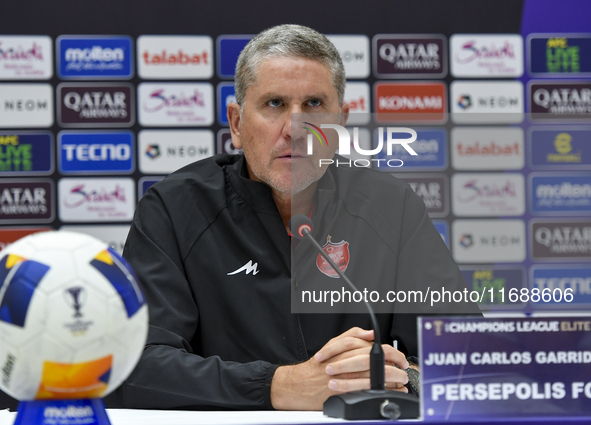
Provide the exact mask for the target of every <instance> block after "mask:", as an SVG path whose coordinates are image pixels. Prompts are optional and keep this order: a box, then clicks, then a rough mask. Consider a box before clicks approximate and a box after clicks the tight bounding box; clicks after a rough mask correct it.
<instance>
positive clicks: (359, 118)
mask: <svg viewBox="0 0 591 425" xmlns="http://www.w3.org/2000/svg"><path fill="white" fill-rule="evenodd" d="M29 4H30V6H29V7H27V8H23V7H22V6H19V4H18V2H12V3H11V2H8V4H5V5H3V15H4V16H11V19H9V20H7V21H6V22H4V23H3V27H2V30H1V31H2V34H0V179H1V180H0V226H2V228H1V229H0V249H1V248H2V247H4V246H6V244H8V243H10V242H12V241H14V240H16V239H18V238H19V237H21V236H24V235H27V234H29V233H31V232H35V231H42V230H46V229H48V228H62V227H63V228H68V229H73V230H78V231H82V232H87V233H89V234H92V235H95V236H97V237H99V238H103V239H104V240H105V241H106V242H108V243H109V244H110V245H111V246H113V247H114V248H115V249H117V250H119V251H121V249H122V247H123V244H124V241H125V237H126V234H127V231H128V228H129V223H130V221H131V220H132V217H133V211H134V208H135V206H136V204H137V201H138V199H139V198H141V196H142V195H143V193H144V192H145V191H146V190H147V189H148V188H149V187H150V186H151V185H152V184H155V183H156V182H158V181H159V180H161V179H162V178H164V177H165V176H166V175H167V174H169V173H171V172H173V171H175V170H176V169H178V168H180V167H183V166H185V165H187V164H189V163H191V162H193V161H197V160H200V159H203V158H206V157H209V156H211V155H214V154H216V153H230V154H236V153H239V151H238V150H237V149H235V147H234V146H233V145H232V142H231V139H230V133H229V130H228V122H227V118H226V113H225V111H226V106H227V105H228V103H229V102H232V101H234V99H235V93H234V82H233V75H234V66H235V63H236V59H237V57H238V55H239V53H240V51H241V49H242V48H243V47H244V45H245V44H246V43H247V42H248V40H250V38H251V37H252V35H253V34H256V33H258V32H259V31H261V30H263V29H264V28H267V27H270V26H273V25H276V24H280V23H285V22H294V23H300V24H304V25H309V26H311V27H313V28H315V29H317V30H319V31H321V32H323V33H325V34H327V35H328V36H329V38H330V39H331V40H332V41H333V43H334V44H335V46H336V47H337V49H338V51H339V53H340V54H341V56H342V58H343V62H344V64H345V68H346V75H347V80H348V83H347V89H346V94H345V98H346V100H347V101H348V102H349V104H350V105H351V110H352V112H354V113H357V112H364V113H365V114H353V115H352V116H351V120H350V121H349V125H350V126H365V125H368V124H369V125H374V126H375V127H377V126H379V125H381V126H384V125H385V124H386V125H387V124H394V125H404V124H406V125H408V126H411V127H412V128H414V129H416V131H417V135H418V139H417V141H416V142H415V143H413V145H412V146H413V148H414V150H415V151H416V152H417V154H418V155H417V156H412V155H409V154H408V152H406V150H404V149H402V147H401V146H400V145H397V148H399V149H394V151H393V152H392V156H391V157H388V156H386V155H385V153H380V154H378V155H376V158H379V159H393V158H398V159H401V160H402V161H404V166H403V167H402V168H400V169H397V170H396V172H395V173H393V174H394V175H395V176H397V177H398V178H401V179H403V180H404V181H406V182H408V183H409V184H410V186H411V187H412V188H413V190H414V191H415V192H416V193H417V194H418V195H419V196H420V197H421V198H422V199H423V200H424V202H425V204H426V205H427V208H428V211H429V214H430V215H431V217H432V218H433V219H434V223H435V225H436V227H437V230H438V231H439V232H440V233H441V236H442V238H443V239H444V240H445V241H446V244H447V245H448V246H449V248H450V250H451V252H452V254H453V256H454V257H455V259H456V261H457V262H458V263H459V264H460V266H461V268H462V272H463V274H464V276H465V278H466V281H467V282H468V284H469V286H470V287H471V288H472V289H474V290H478V291H479V292H480V291H482V290H483V289H486V290H487V291H488V290H490V289H492V290H493V291H501V290H503V289H504V290H505V291H509V290H510V289H513V288H517V289H522V288H530V289H533V288H539V289H544V288H550V289H551V290H554V289H556V288H560V289H561V290H564V289H566V288H572V290H573V291H574V301H573V302H572V303H565V302H563V301H561V302H550V303H532V302H529V301H528V302H517V303H509V302H507V303H502V302H500V298H499V297H492V296H491V297H490V299H488V300H484V301H483V306H484V307H485V308H486V310H487V314H495V312H497V313H498V312H501V313H503V312H504V313H507V311H508V310H509V311H510V312H511V314H518V315H525V314H530V313H532V312H533V313H537V312H548V311H552V312H555V311H556V310H560V311H567V312H568V311H581V310H584V309H588V307H589V305H590V303H591V298H590V297H591V289H590V282H591V274H590V271H589V270H590V269H589V266H588V264H589V263H590V262H591V23H590V21H589V19H588V17H589V16H591V5H590V4H589V3H587V2H585V1H578V0H566V1H561V2H557V1H554V2H553V1H550V0H538V1H525V2H523V1H513V0H494V1H479V2H470V1H455V2H445V3H442V2H439V1H419V2H402V1H394V2H392V1H385V0H383V1H376V2H372V3H371V4H370V5H367V6H360V5H359V4H356V3H351V4H343V3H342V2H339V1H336V0H331V1H326V2H321V3H318V2H315V3H313V8H314V11H315V13H309V12H310V8H309V7H308V6H312V3H310V4H307V2H304V4H302V3H301V2H298V3H294V4H285V5H282V8H281V10H275V9H274V8H273V7H272V6H274V3H271V2H263V1H254V0H253V1H250V2H242V3H240V2H235V3H233V4H232V5H231V6H229V5H225V4H221V3H219V4H218V3H215V2H207V3H205V2H190V1H171V2H165V3H151V4H150V6H149V7H146V6H145V5H144V4H143V3H141V2H140V1H128V2H123V3H121V2H115V1H111V0H109V1H105V2H101V3H100V4H98V3H89V2H77V1H73V0H67V1H63V2H61V4H60V8H56V9H53V8H50V6H49V5H48V4H47V2H43V1H41V0H35V1H31V2H29ZM327 16H330V19H326V17H327ZM369 113H375V115H370V114H369ZM408 114H412V115H411V116H412V122H408V117H409V115H408ZM372 116H374V117H375V122H370V120H371V119H372V118H371V117H372ZM359 134H360V138H361V142H362V144H363V145H364V146H366V148H368V147H369V146H371V143H372V141H371V139H373V140H377V139H378V132H377V130H376V131H370V130H368V129H361V130H360V132H359ZM383 163H384V161H382V162H381V164H382V165H383ZM373 164H374V165H375V166H376V168H378V169H379V171H381V172H386V173H388V172H391V169H389V168H388V167H383V166H381V167H380V166H379V165H380V161H377V162H374V163H373ZM585 263H586V264H585ZM487 293H488V292H487ZM491 294H493V292H491ZM542 304H543V305H542Z"/></svg>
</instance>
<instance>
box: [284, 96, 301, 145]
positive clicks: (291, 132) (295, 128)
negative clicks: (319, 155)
mask: <svg viewBox="0 0 591 425" xmlns="http://www.w3.org/2000/svg"><path fill="white" fill-rule="evenodd" d="M303 117H304V113H303V110H302V107H301V105H298V104H295V105H292V106H291V107H290V108H289V109H288V113H287V117H286V119H285V123H284V125H283V136H284V137H285V138H286V139H291V138H295V139H297V138H301V137H305V130H304V129H303V121H305V120H304V119H303Z"/></svg>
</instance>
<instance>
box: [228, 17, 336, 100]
mask: <svg viewBox="0 0 591 425" xmlns="http://www.w3.org/2000/svg"><path fill="white" fill-rule="evenodd" d="M277 57H301V58H307V59H312V60H315V61H318V62H320V63H321V64H323V65H324V66H326V67H327V68H328V70H329V72H330V74H331V76H332V84H333V86H334V88H335V89H336V90H337V93H338V95H339V105H342V104H343V99H344V97H345V84H346V79H345V67H344V66H343V61H342V59H341V56H340V55H339V52H338V51H337V49H336V47H335V46H334V44H332V43H331V42H330V40H329V39H328V38H326V36H325V35H323V34H320V33H319V32H318V31H315V30H313V29H312V28H308V27H304V26H301V25H279V26H276V27H272V28H269V29H267V30H265V31H263V32H261V33H259V34H258V35H256V36H255V37H254V38H253V39H252V40H250V41H249V42H248V44H247V45H246V47H244V49H243V50H242V52H241V53H240V56H239V57H238V62H237V63H236V74H235V77H234V78H235V87H236V102H237V103H238V104H239V105H240V110H241V111H242V108H243V107H244V98H245V97H246V90H247V89H248V88H249V87H250V86H251V85H253V84H255V83H256V77H257V71H258V68H259V66H260V65H261V64H262V63H263V62H264V61H265V60H266V59H269V58H277Z"/></svg>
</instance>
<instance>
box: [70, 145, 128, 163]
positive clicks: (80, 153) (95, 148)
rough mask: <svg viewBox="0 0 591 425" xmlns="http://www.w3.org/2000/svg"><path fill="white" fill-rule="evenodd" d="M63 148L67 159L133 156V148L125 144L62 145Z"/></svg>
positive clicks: (124, 159) (86, 159)
mask: <svg viewBox="0 0 591 425" xmlns="http://www.w3.org/2000/svg"><path fill="white" fill-rule="evenodd" d="M62 149H64V150H65V151H66V160H67V161H72V160H73V159H76V160H78V161H106V160H112V161H126V160H128V159H129V158H131V149H130V147H129V146H128V145H125V144H119V145H114V144H112V143H107V144H98V143H95V144H90V145H89V144H81V145H62Z"/></svg>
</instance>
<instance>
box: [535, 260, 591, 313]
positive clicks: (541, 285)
mask: <svg viewBox="0 0 591 425" xmlns="http://www.w3.org/2000/svg"><path fill="white" fill-rule="evenodd" d="M531 275H532V278H531V288H532V289H533V288H537V289H539V290H540V291H544V290H545V291H544V292H542V293H548V294H549V296H547V297H546V300H544V301H546V302H539V303H535V304H534V305H535V307H536V308H554V309H555V308H556V307H558V306H559V307H560V308H561V309H565V310H571V309H573V310H576V309H581V308H589V306H591V267H576V266H568V267H564V266H562V267H560V266H558V267H551V266H534V267H533V268H532V271H531ZM567 289H570V290H571V291H572V295H573V299H572V301H570V302H566V300H565V299H564V297H559V295H560V294H561V293H562V294H564V291H566V290H567ZM557 304H558V306H557Z"/></svg>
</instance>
